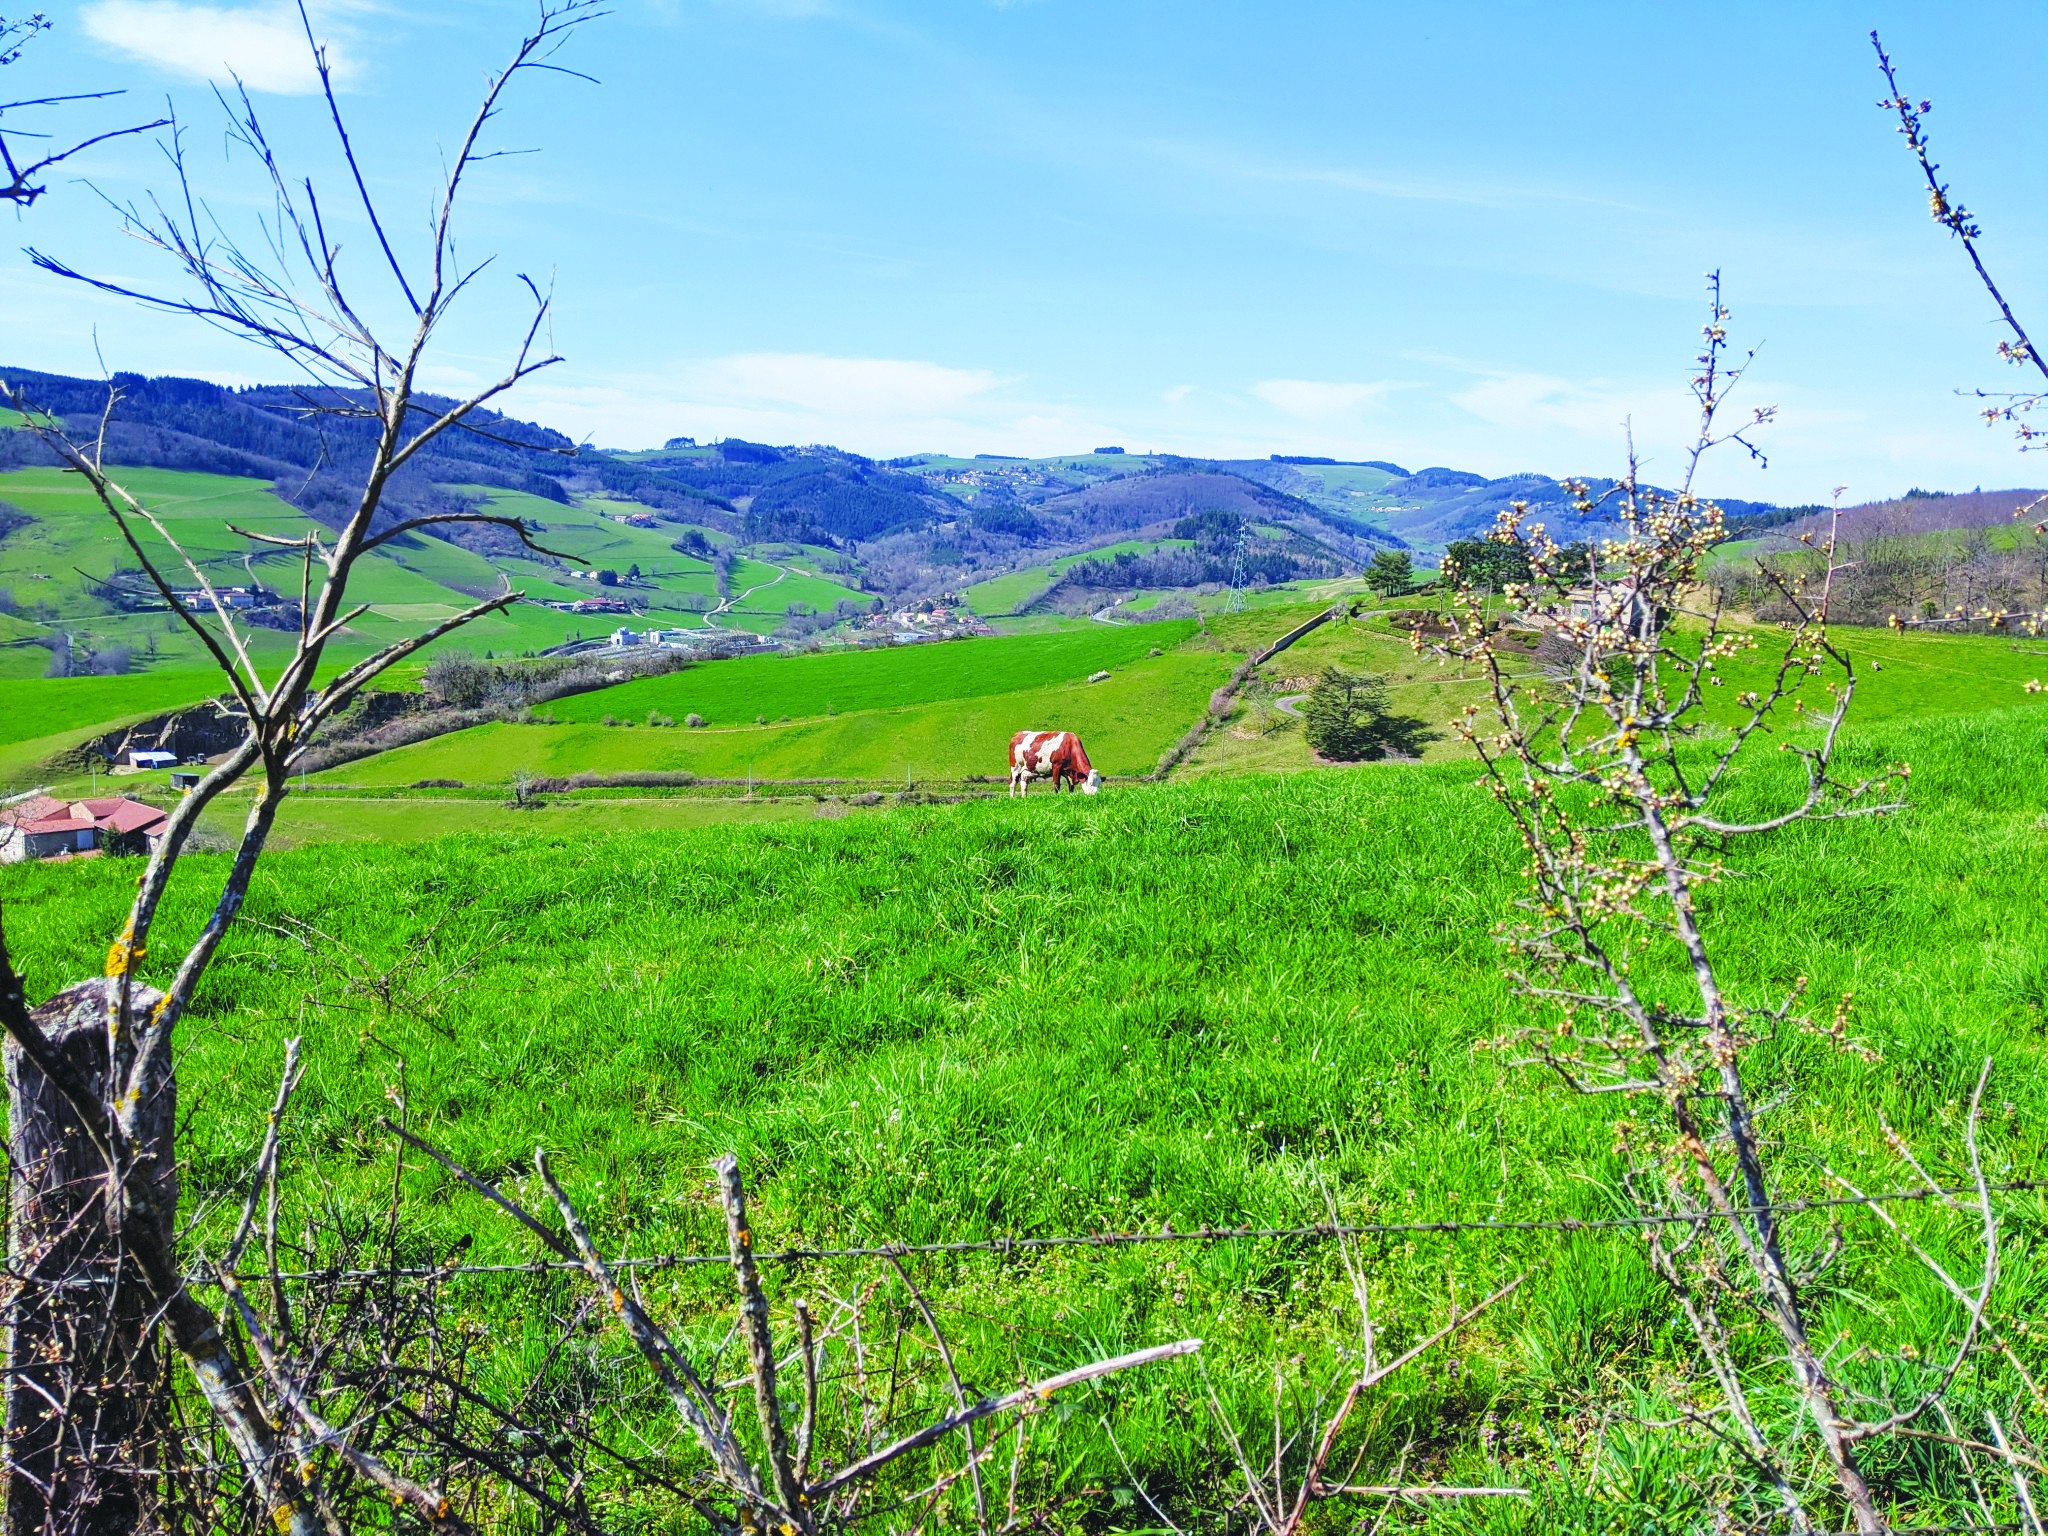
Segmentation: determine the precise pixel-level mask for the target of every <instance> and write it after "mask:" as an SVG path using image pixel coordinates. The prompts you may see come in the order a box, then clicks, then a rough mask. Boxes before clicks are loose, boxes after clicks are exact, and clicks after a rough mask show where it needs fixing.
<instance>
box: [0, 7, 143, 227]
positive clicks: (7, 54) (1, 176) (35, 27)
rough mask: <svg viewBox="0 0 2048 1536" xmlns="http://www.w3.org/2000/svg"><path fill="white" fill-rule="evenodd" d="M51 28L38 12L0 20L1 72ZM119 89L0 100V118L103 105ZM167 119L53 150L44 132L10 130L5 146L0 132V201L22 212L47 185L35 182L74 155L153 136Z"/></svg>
mask: <svg viewBox="0 0 2048 1536" xmlns="http://www.w3.org/2000/svg"><path fill="white" fill-rule="evenodd" d="M49 30H50V22H49V19H48V18H47V17H45V16H44V15H43V13H42V12H40V11H37V12H34V13H32V14H30V15H28V16H16V17H15V18H14V19H12V20H9V19H8V18H7V17H5V16H0V68H4V67H6V66H7V65H9V64H15V63H19V62H20V60H21V56H22V53H23V51H24V50H25V49H26V48H27V47H28V45H29V44H30V43H31V42H33V41H34V40H35V39H36V37H37V36H39V35H40V34H42V33H44V32H47V31H49ZM124 94H125V92H122V91H83V92H74V93H73V94H71V95H68V96H41V97H33V98H29V99H24V100H20V101H0V120H4V119H5V118H6V116H7V114H8V113H10V112H15V113H21V112H34V111H39V110H43V109H47V108H50V107H64V106H70V105H73V104H75V103H78V102H83V101H106V100H108V99H110V98H112V97H115V96H120V95H124ZM169 124H170V119H169V118H167V117H160V118H158V119H156V121H154V122H149V123H135V124H131V125H130V126H128V127H125V128H112V129H108V130H106V131H105V132H102V133H95V134H89V135H87V136H86V137H85V138H82V139H78V140H75V141H73V142H72V143H70V144H68V145H66V146H65V147H63V148H53V147H49V145H50V136H49V135H48V134H47V133H42V132H35V131H31V130H28V129H19V128H18V129H16V130H14V134H13V140H12V142H10V140H9V135H8V133H7V130H6V129H5V128H0V203H12V204H13V205H14V206H15V207H16V208H27V207H29V206H30V205H31V204H33V203H34V202H35V200H36V199H37V198H39V197H41V196H42V195H43V194H44V193H45V192H46V191H48V190H49V189H48V187H46V186H45V185H44V184H43V182H42V181H41V180H40V179H39V178H41V177H42V175H43V174H44V173H45V172H46V171H49V170H51V169H53V168H55V167H57V166H60V165H62V164H64V163H65V162H66V161H67V160H70V159H72V158H73V157H74V156H76V155H80V154H83V153H84V152H85V151H86V150H88V149H91V148H93V147H94V146H96V145H99V144H105V143H106V142H108V141H109V140H111V139H125V138H128V137H129V136H131V135H133V134H138V133H153V132H155V131H156V130H157V129H159V128H164V127H168V126H169ZM23 139H35V140H38V141H41V142H39V143H38V145H37V147H36V148H35V149H34V150H30V149H26V148H23V147H22V146H21V140H23Z"/></svg>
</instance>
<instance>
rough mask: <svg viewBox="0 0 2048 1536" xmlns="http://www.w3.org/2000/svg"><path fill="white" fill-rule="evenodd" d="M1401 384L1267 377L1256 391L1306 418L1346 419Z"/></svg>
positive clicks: (1280, 408) (1276, 406) (1269, 401)
mask: <svg viewBox="0 0 2048 1536" xmlns="http://www.w3.org/2000/svg"><path fill="white" fill-rule="evenodd" d="M1398 387H1399V386H1397V385H1395V384H1391V383H1387V382H1385V381H1381V382H1378V383H1372V384H1345V383H1332V382H1319V381H1317V380H1314V379H1265V380H1262V381H1261V382H1259V383H1257V384H1254V385H1253V386H1252V393H1253V394H1255V395H1257V396H1258V397H1259V398H1260V399H1261V400H1263V401H1265V402H1266V404H1268V405H1270V406H1272V407H1273V408H1274V409H1275V410H1277V411H1284V412H1285V413H1286V414H1287V415H1289V416H1297V417H1299V418H1301V419H1302V420H1303V421H1342V420H1345V419H1347V418H1350V417H1354V416H1357V415H1359V414H1360V413H1361V412H1363V411H1367V410H1370V409H1371V408H1373V407H1374V406H1376V405H1378V404H1379V403H1380V402H1381V401H1383V400H1385V399H1386V397H1387V396H1388V395H1389V394H1391V393H1392V392H1393V391H1394V390H1395V389H1396V388H1398Z"/></svg>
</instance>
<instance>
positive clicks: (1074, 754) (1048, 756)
mask: <svg viewBox="0 0 2048 1536" xmlns="http://www.w3.org/2000/svg"><path fill="white" fill-rule="evenodd" d="M1033 779H1051V780H1052V791H1053V793H1054V794H1058V793H1059V792H1060V786H1061V785H1062V784H1064V785H1065V786H1066V787H1067V788H1069V789H1076V788H1078V789H1079V790H1080V791H1081V793H1082V794H1084V795H1092V794H1094V793H1096V792H1097V791H1098V790H1100V789H1101V788H1102V775H1101V774H1100V773H1098V772H1096V771H1095V765H1094V764H1093V763H1091V762H1089V761H1088V750H1087V748H1085V747H1083V746H1082V745H1081V738H1080V737H1078V736H1076V735H1075V734H1074V733H1073V732H1072V731H1019V732H1018V733H1017V734H1016V735H1014V736H1012V737H1011V738H1010V793H1011V795H1012V796H1021V795H1022V794H1023V793H1024V790H1025V787H1026V786H1027V785H1029V784H1030V782H1031V781H1032V780H1033Z"/></svg>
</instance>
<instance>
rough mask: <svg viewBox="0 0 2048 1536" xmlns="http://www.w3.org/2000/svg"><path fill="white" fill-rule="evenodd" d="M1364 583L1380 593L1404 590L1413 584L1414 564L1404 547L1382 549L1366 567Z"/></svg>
mask: <svg viewBox="0 0 2048 1536" xmlns="http://www.w3.org/2000/svg"><path fill="white" fill-rule="evenodd" d="M1365 581H1366V585H1367V586H1369V587H1371V588H1372V589H1373V591H1375V592H1378V593H1380V594H1382V595H1385V594H1387V593H1391V592H1405V591H1407V590H1408V589H1409V588H1410V587H1412V586H1414V585H1415V565H1414V562H1413V561H1411V560H1410V559H1409V558H1408V551H1407V550H1405V549H1383V550H1381V551H1380V552H1379V553H1378V554H1376V555H1374V556H1373V557H1372V564H1371V565H1370V566H1368V567H1367V568H1366V572H1365Z"/></svg>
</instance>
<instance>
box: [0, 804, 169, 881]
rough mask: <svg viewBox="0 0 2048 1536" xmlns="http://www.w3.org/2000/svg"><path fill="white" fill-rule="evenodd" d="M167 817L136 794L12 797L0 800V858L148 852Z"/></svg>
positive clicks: (7, 861)
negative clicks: (109, 797) (82, 797)
mask: <svg viewBox="0 0 2048 1536" xmlns="http://www.w3.org/2000/svg"><path fill="white" fill-rule="evenodd" d="M167 820H168V818H167V817H166V816H165V814H164V813H163V812H162V811H160V810H158V809H157V808H156V807H155V806H153V805H144V804H143V803H142V802H141V801H140V800H120V799H114V800H105V799H102V800H53V799H51V798H50V797H49V796H48V795H36V796H33V797H31V798H30V799H27V800H17V801H16V802H15V803H14V804H12V805H5V806H0V864H19V863H21V862H22V861H23V860H25V859H81V858H92V857H93V856H95V855H96V854H101V853H153V852H155V851H156V845H157V841H158V839H160V838H161V837H162V836H163V833H164V823H165V822H166V821H167Z"/></svg>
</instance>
